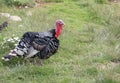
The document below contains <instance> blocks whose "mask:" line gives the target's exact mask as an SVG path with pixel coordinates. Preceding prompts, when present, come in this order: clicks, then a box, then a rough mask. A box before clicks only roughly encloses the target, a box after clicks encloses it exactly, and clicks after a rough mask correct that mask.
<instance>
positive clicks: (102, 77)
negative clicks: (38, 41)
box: [0, 0, 120, 83]
mask: <svg viewBox="0 0 120 83" xmlns="http://www.w3.org/2000/svg"><path fill="white" fill-rule="evenodd" d="M99 1H100V0H87V1H85V0H64V1H62V2H51V3H50V2H49V3H48V2H47V3H44V4H42V5H41V6H37V7H32V8H31V7H30V8H29V7H27V8H24V7H23V8H18V7H14V6H12V7H7V6H4V5H3V6H2V7H0V12H2V13H9V14H10V15H17V16H19V17H20V18H21V19H22V21H19V22H15V21H12V20H10V19H9V18H6V17H3V16H0V23H2V22H4V21H6V20H7V21H8V23H9V24H8V27H7V29H4V30H2V31H1V32H0V43H1V45H2V43H3V42H5V43H4V44H3V45H2V46H1V48H0V57H2V56H4V55H6V54H7V53H9V51H10V50H12V49H13V48H14V47H15V46H14V42H10V41H7V40H8V39H11V38H12V39H14V38H16V37H19V38H21V36H22V35H23V33H25V32H26V31H47V30H49V29H51V28H54V25H55V21H56V20H57V19H62V20H63V21H64V22H65V24H66V25H65V27H64V30H63V33H62V35H61V36H60V39H59V40H60V48H59V50H58V52H57V53H56V54H55V55H53V56H52V57H51V58H49V59H48V60H45V61H44V65H43V66H39V64H33V63H32V62H31V60H27V61H26V60H24V59H23V58H15V59H13V60H11V61H9V62H4V61H2V60H1V59H0V83H21V82H22V83H58V82H59V83H119V82H120V56H119V55H120V28H119V26H120V20H119V19H120V12H119V10H120V5H119V4H113V3H109V2H107V3H106V2H105V3H104V1H103V2H102V3H99ZM101 1H102V0H101ZM14 41H15V42H16V40H14ZM36 60H37V61H39V59H36Z"/></svg>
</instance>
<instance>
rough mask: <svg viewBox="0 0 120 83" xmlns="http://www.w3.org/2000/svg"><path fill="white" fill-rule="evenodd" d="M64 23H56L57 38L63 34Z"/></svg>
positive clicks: (59, 21) (60, 21)
mask: <svg viewBox="0 0 120 83" xmlns="http://www.w3.org/2000/svg"><path fill="white" fill-rule="evenodd" d="M63 25H65V24H64V22H63V21H62V20H57V21H56V34H55V37H56V38H58V37H59V36H60V34H61V33H62V29H63Z"/></svg>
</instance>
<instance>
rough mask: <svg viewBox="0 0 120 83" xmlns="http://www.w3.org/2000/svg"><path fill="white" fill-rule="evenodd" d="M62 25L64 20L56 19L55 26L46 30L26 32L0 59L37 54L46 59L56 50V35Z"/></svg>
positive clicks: (58, 34) (28, 56) (58, 33)
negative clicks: (13, 47)
mask: <svg viewBox="0 0 120 83" xmlns="http://www.w3.org/2000/svg"><path fill="white" fill-rule="evenodd" d="M63 26H64V22H63V21H62V20H57V21H56V25H55V28H54V29H51V30H49V31H47V32H26V33H25V34H24V35H23V36H22V38H21V40H20V41H19V42H18V45H17V46H16V47H15V49H13V50H12V51H11V52H10V53H9V54H8V55H6V56H4V57H2V59H3V60H4V61H9V60H11V59H12V58H13V57H16V56H23V57H25V58H31V57H35V56H38V57H39V58H40V59H48V58H49V57H50V56H51V55H53V54H55V53H56V52H57V50H58V47H59V39H58V37H59V36H60V34H61V33H62V29H63Z"/></svg>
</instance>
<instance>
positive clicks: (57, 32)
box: [55, 26, 62, 38]
mask: <svg viewBox="0 0 120 83" xmlns="http://www.w3.org/2000/svg"><path fill="white" fill-rule="evenodd" d="M61 33H62V26H58V27H57V28H56V34H55V37H56V38H58V37H59V36H60V34H61Z"/></svg>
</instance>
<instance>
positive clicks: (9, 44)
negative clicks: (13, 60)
mask: <svg viewBox="0 0 120 83" xmlns="http://www.w3.org/2000/svg"><path fill="white" fill-rule="evenodd" d="M18 41H19V37H15V36H13V37H11V38H4V39H3V41H2V42H1V43H0V46H1V47H2V49H11V48H14V47H15V46H16V45H17V42H18Z"/></svg>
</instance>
